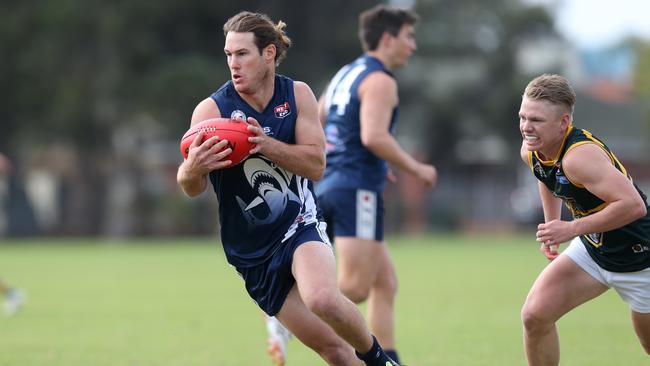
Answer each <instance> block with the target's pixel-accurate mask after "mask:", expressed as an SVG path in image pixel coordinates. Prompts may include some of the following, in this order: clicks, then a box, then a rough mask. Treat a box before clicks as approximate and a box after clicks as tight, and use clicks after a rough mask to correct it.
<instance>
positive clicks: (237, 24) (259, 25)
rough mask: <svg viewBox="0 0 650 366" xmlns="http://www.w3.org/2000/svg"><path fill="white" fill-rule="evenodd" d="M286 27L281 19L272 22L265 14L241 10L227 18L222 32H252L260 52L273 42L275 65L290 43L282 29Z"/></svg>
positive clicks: (283, 55)
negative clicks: (276, 22) (275, 22)
mask: <svg viewBox="0 0 650 366" xmlns="http://www.w3.org/2000/svg"><path fill="white" fill-rule="evenodd" d="M286 27H287V23H285V22H283V21H279V22H278V24H274V23H273V21H272V20H271V18H269V17H268V16H267V15H266V14H261V13H252V12H249V11H242V12H240V13H238V14H236V15H235V16H233V17H232V18H230V19H228V21H227V22H226V24H224V25H223V34H224V35H227V34H228V32H238V33H246V32H251V33H253V35H254V36H255V45H256V46H257V49H258V50H259V52H260V54H262V50H263V49H264V48H265V47H266V46H268V45H270V44H273V45H274V46H275V49H276V53H275V65H276V66H278V65H280V62H282V60H284V58H285V57H286V56H287V50H289V48H290V47H291V45H292V42H291V39H290V38H289V37H288V36H287V34H286V32H285V31H284V28H286Z"/></svg>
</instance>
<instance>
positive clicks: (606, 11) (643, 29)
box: [525, 0, 650, 49]
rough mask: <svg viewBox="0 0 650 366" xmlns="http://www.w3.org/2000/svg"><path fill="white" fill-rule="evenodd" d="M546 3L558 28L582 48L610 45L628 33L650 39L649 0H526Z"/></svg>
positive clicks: (533, 2) (526, 0)
mask: <svg viewBox="0 0 650 366" xmlns="http://www.w3.org/2000/svg"><path fill="white" fill-rule="evenodd" d="M525 2H528V3H532V4H544V5H547V6H549V8H550V9H551V12H552V14H554V15H555V20H556V25H557V28H558V30H559V31H560V32H561V33H562V34H564V36H565V37H566V38H567V39H569V40H570V41H573V42H575V43H576V44H577V45H578V46H579V47H581V48H588V49H597V48H603V47H607V46H610V45H612V44H615V43H617V42H618V41H620V40H621V39H623V38H625V37H626V36H629V35H637V36H639V37H642V38H646V39H650V1H649V0H614V1H612V0H525Z"/></svg>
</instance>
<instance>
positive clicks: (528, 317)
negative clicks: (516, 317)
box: [521, 303, 552, 332]
mask: <svg viewBox="0 0 650 366" xmlns="http://www.w3.org/2000/svg"><path fill="white" fill-rule="evenodd" d="M521 322H522V323H523V325H524V330H526V331H527V332H531V331H536V330H538V329H540V328H543V327H545V326H548V324H549V323H552V321H551V320H550V319H548V318H547V317H546V316H545V315H544V312H542V311H538V309H536V308H535V307H533V306H530V305H529V304H528V303H526V304H524V307H523V308H522V309H521Z"/></svg>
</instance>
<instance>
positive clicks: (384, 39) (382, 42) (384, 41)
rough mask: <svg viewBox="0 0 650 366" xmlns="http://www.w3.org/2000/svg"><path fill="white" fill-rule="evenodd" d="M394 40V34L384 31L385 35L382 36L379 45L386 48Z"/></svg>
mask: <svg viewBox="0 0 650 366" xmlns="http://www.w3.org/2000/svg"><path fill="white" fill-rule="evenodd" d="M393 38H394V37H393V35H392V34H390V33H389V32H388V31H384V33H382V34H381V38H379V44H380V45H384V47H386V46H388V45H389V44H390V41H391V40H392V39H393Z"/></svg>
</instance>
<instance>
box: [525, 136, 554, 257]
mask: <svg viewBox="0 0 650 366" xmlns="http://www.w3.org/2000/svg"><path fill="white" fill-rule="evenodd" d="M520 156H521V160H523V161H524V163H526V165H527V166H528V167H529V168H531V165H530V164H531V161H530V154H529V151H528V148H527V147H526V144H525V143H524V142H522V144H521V150H520ZM537 187H538V189H539V197H540V200H541V202H542V209H543V210H544V224H540V225H539V226H538V229H539V228H540V227H541V228H543V227H544V225H545V224H546V223H547V222H550V221H553V220H559V219H560V216H561V214H562V200H561V199H560V198H558V197H555V196H554V195H553V193H551V191H549V190H548V188H547V187H546V186H545V185H544V183H542V182H537ZM539 236H540V232H539V231H538V232H537V234H536V239H537V241H538V242H540V243H541V246H540V248H539V251H540V252H542V254H544V256H545V257H546V258H547V259H548V260H551V261H552V260H553V259H555V258H557V256H558V255H559V253H558V251H557V250H558V246H559V244H558V243H552V242H550V241H544V239H543V238H542V239H540V237H539Z"/></svg>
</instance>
